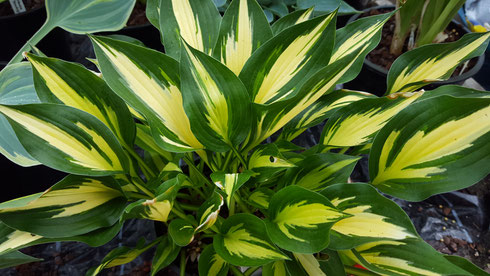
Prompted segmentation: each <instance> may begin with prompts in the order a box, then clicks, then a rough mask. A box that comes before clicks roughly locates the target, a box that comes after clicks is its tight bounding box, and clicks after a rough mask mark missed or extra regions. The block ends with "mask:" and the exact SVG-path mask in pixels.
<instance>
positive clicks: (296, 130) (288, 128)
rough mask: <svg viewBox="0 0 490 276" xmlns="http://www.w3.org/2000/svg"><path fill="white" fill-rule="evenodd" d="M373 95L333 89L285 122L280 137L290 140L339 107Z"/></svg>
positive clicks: (327, 116)
mask: <svg viewBox="0 0 490 276" xmlns="http://www.w3.org/2000/svg"><path fill="white" fill-rule="evenodd" d="M375 97H376V96H374V95H372V94H369V93H366V92H361V91H352V90H346V89H342V90H335V91H333V92H332V93H329V94H327V95H325V96H322V97H321V98H320V99H318V100H317V101H316V102H315V103H314V104H312V105H310V106H309V107H308V108H306V109H305V110H303V111H302V112H301V113H300V114H298V115H297V116H296V117H294V118H293V119H292V120H291V121H290V122H289V123H287V124H286V125H285V126H284V128H283V129H282V132H281V138H282V139H285V140H287V141H291V140H293V139H294V138H296V137H297V136H298V135H300V134H301V133H303V132H304V131H305V130H306V129H308V128H310V127H313V126H315V125H318V124H320V123H321V122H323V121H324V120H326V119H327V118H329V117H330V116H332V114H334V113H335V111H337V110H338V109H339V108H342V107H344V106H346V105H348V104H350V103H353V102H356V101H359V100H362V99H366V98H375Z"/></svg>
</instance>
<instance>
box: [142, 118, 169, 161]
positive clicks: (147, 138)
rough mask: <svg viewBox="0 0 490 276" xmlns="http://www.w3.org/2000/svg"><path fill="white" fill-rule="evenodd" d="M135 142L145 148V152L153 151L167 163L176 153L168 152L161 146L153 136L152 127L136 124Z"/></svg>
mask: <svg viewBox="0 0 490 276" xmlns="http://www.w3.org/2000/svg"><path fill="white" fill-rule="evenodd" d="M135 144H136V145H137V146H138V147H140V148H142V149H144V150H145V152H153V153H156V154H157V155H158V156H160V157H162V158H163V159H164V160H163V161H164V162H165V163H168V162H170V161H172V160H173V158H174V155H173V154H172V153H171V152H168V151H166V150H164V149H162V148H161V147H159V146H158V145H157V144H156V143H155V140H153V136H151V130H150V127H148V126H145V125H142V124H136V140H135Z"/></svg>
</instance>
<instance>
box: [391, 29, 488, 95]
mask: <svg viewBox="0 0 490 276" xmlns="http://www.w3.org/2000/svg"><path fill="white" fill-rule="evenodd" d="M489 38H490V32H487V33H472V34H466V35H464V36H463V37H462V38H461V39H459V40H458V41H456V42H452V43H446V44H433V45H426V46H422V47H418V48H416V49H414V50H412V51H409V52H406V53H405V54H403V55H401V56H400V57H399V58H397V59H396V60H395V62H394V63H393V65H392V66H391V68H390V71H389V73H388V88H387V93H394V92H411V91H415V90H417V89H419V88H420V87H423V86H425V85H427V84H429V83H431V82H435V81H440V80H446V79H448V78H449V77H450V76H451V74H452V73H453V72H454V70H455V69H456V67H457V66H458V65H459V64H460V63H461V62H463V61H465V60H468V59H471V58H473V57H477V56H479V55H481V54H482V53H483V52H484V51H485V49H486V48H487V45H488V39H489Z"/></svg>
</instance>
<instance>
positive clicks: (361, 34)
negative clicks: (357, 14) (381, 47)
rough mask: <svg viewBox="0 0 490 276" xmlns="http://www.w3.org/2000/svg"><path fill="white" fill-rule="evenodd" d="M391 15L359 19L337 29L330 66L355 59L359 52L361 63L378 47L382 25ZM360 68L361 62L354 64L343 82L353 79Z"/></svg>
mask: <svg viewBox="0 0 490 276" xmlns="http://www.w3.org/2000/svg"><path fill="white" fill-rule="evenodd" d="M393 13H394V12H391V13H386V14H381V15H375V16H369V17H364V18H360V19H358V20H355V21H354V22H351V23H350V24H348V25H347V26H345V27H344V28H341V29H339V30H338V31H337V33H336V37H335V47H334V49H333V51H332V56H331V58H330V64H333V63H335V62H339V61H341V60H343V59H351V58H352V57H356V56H357V55H358V53H359V52H362V54H361V55H362V59H361V60H362V61H363V60H364V57H365V55H367V53H369V52H370V51H371V50H372V49H374V48H375V47H376V45H378V43H379V41H380V39H381V30H382V28H383V25H384V24H385V23H386V21H388V19H389V18H390V17H391V16H392V15H393ZM344 62H345V61H344ZM361 67H362V62H356V63H355V64H354V65H353V66H352V69H351V71H353V72H351V73H350V74H346V76H345V77H344V79H345V80H344V79H343V80H344V81H343V82H346V81H349V80H351V79H353V78H354V77H355V76H356V75H357V73H358V72H359V71H360V70H361Z"/></svg>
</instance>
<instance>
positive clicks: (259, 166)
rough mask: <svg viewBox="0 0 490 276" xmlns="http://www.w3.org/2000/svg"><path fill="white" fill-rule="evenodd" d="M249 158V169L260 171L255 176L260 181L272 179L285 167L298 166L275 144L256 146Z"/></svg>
mask: <svg viewBox="0 0 490 276" xmlns="http://www.w3.org/2000/svg"><path fill="white" fill-rule="evenodd" d="M248 160H249V161H248V169H249V170H252V171H253V172H255V173H258V175H256V176H255V177H254V179H255V180H256V181H258V182H264V181H267V180H270V179H271V178H273V177H274V176H277V174H279V173H280V172H282V171H284V170H285V169H287V168H291V167H294V166H296V165H295V164H294V163H292V162H290V161H289V160H287V159H286V158H285V157H284V156H283V155H282V153H281V152H280V150H279V148H278V147H277V146H276V145H275V144H266V145H260V146H258V147H256V148H255V151H254V152H253V153H252V154H251V155H250V157H249V159H248Z"/></svg>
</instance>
